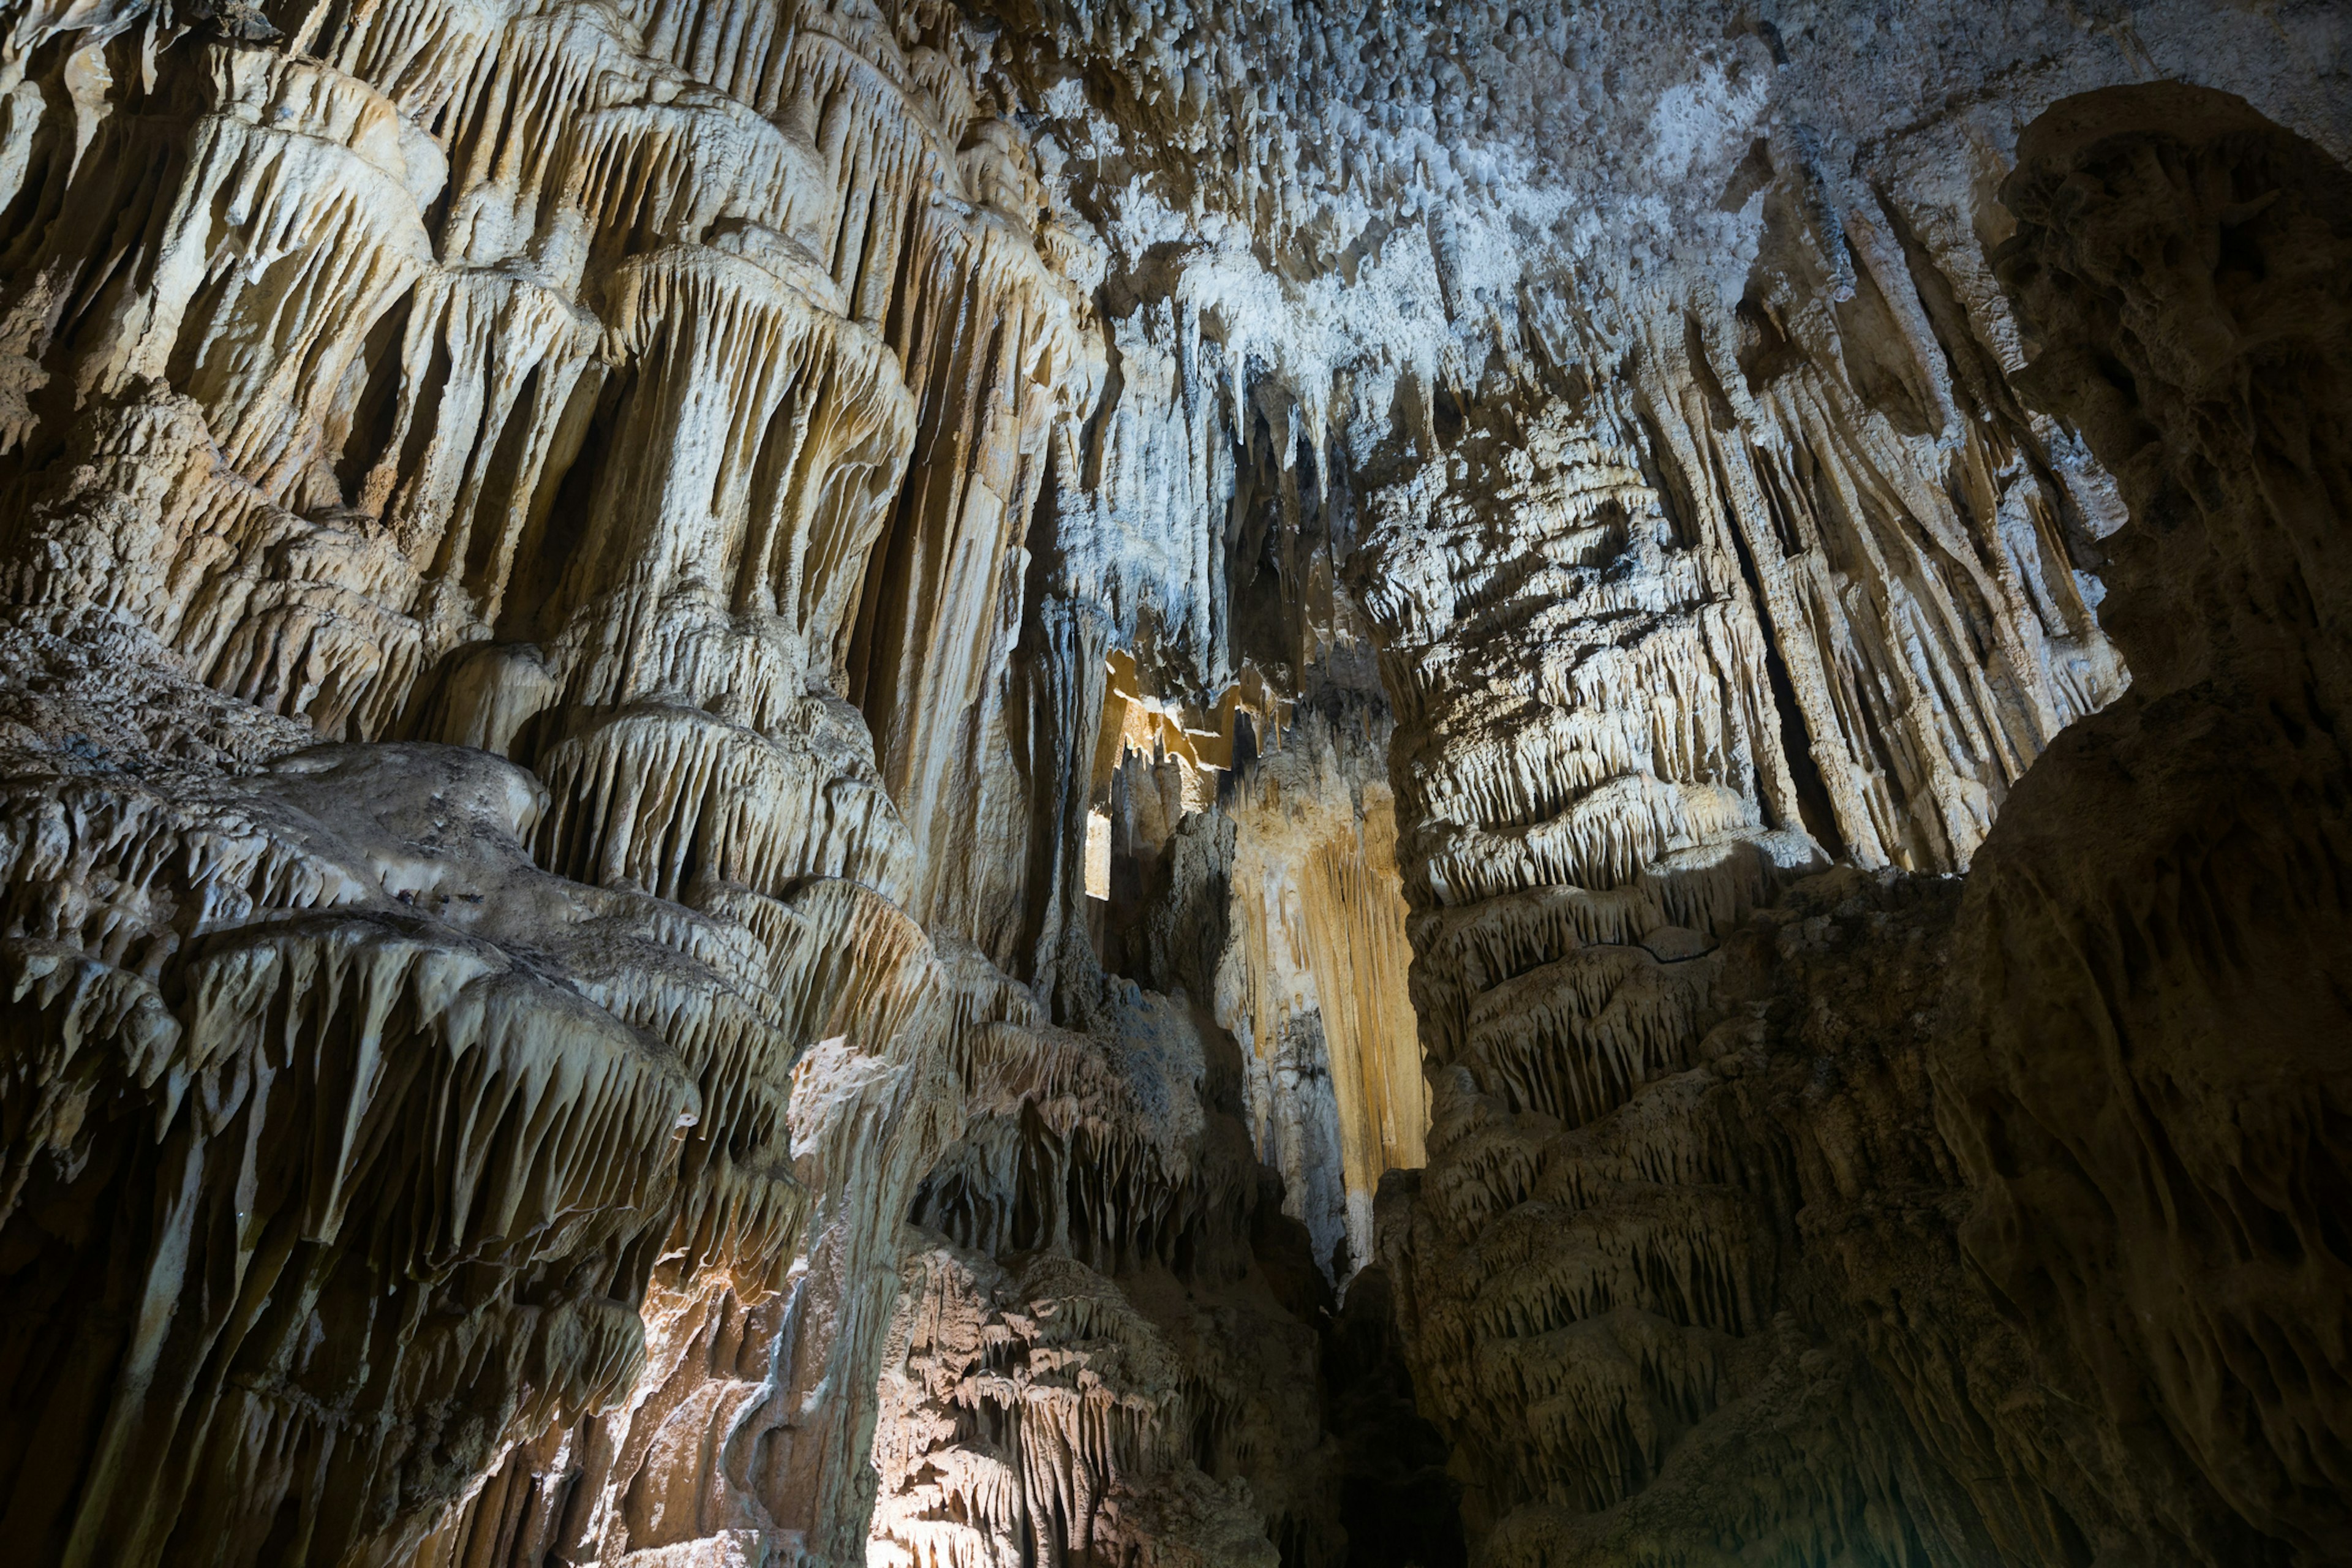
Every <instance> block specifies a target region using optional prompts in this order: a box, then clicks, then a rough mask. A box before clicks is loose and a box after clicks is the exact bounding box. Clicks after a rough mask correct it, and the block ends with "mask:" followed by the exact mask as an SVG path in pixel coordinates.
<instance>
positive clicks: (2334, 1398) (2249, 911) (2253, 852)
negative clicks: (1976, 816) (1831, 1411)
mask: <svg viewBox="0 0 2352 1568" xmlns="http://www.w3.org/2000/svg"><path fill="white" fill-rule="evenodd" d="M2020 151H2021V162H2020V167H2019V170H2018V172H2017V173H2016V174H2013V175H2012V176H2011V180H2010V183H2009V185H2008V187H2007V189H2006V192H2005V198H2004V199H2005V200H2006V201H2007V202H2008V203H2009V205H2011V208H2012V209H2013V210H2015V211H2016V213H2017V214H2018V218H2019V229H2018V232H2017V234H2016V236H2015V237H2012V238H2011V240H2010V241H2009V242H2008V244H2007V245H2006V246H2005V247H2003V249H2002V251H2001V252H2000V257H1999V260H2000V266H2001V268H2002V277H2003V280H2004V282H2005V283H2006V284H2007V286H2008V287H2009V288H2010V289H2011V291H2012V292H2013V293H2014V294H2015V295H2016V297H2017V298H2018V300H2019V302H2020V305H2021V309H2022V313H2023V315H2024V317H2025V319H2026V321H2027V322H2028V323H2029V325H2030V327H2031V329H2032V331H2034V333H2035V334H2036V336H2037V337H2038V338H2039V340H2040V342H2039V347H2038V352H2037V353H2036V357H2035V359H2034V362H2033V363H2032V365H2031V366H2030V367H2029V369H2028V371H2027V374H2025V376H2024V377H2022V378H2021V380H2022V382H2023V384H2024V386H2025V389H2026V391H2027V394H2028V395H2029V396H2032V397H2033V398H2034V399H2035V400H2037V401H2038V402H2040V403H2042V405H2045V406H2047V407H2048V408H2050V409H2051V410H2052V411H2053V413H2056V414H2058V415H2059V416H2062V417H2063V418H2066V419H2068V420H2071V421H2073V422H2074V423H2075V424H2076V425H2077V426H2079V427H2080V428H2081V429H2082V431H2083V433H2084V438H2085V439H2086V440H2087V441H2088V442H2089V443H2090V445H2091V447H2092V450H2093V451H2094V452H2095V453H2096V454H2097V455H2098V457H2099V458H2100V459H2101V460H2102V461H2103V462H2105V463H2106V464H2107V465H2108V466H2109V467H2110V468H2112V469H2113V470H2114V471H2115V473H2116V477H2117V479H2118V480H2119V482H2120V483H2121V485H2122V487H2123V491H2124V495H2125V498H2126V500H2128V501H2129V502H2130V505H2131V509H2132V517H2133V524H2132V526H2131V527H2130V528H2128V529H2126V531H2124V532H2123V533H2122V534H2120V535H2118V536H2117V537H2116V540H2115V542H2114V549H2113V556H2112V563H2111V564H2110V565H2109V567H2108V568H2107V570H2106V575H2107V579H2108V582H2109V584H2110V589H2111V592H2112V595H2113V599H2112V603H2113V605H2114V609H2113V610H2112V611H2111V613H2110V615H2109V617H2108V624H2109V626H2111V627H2112V628H2113V630H2114V633H2115V635H2116V638H2117V639H2118V641H2119V642H2120V643H2121V645H2122V646H2123V647H2124V648H2125V650H2126V655H2127V657H2128V658H2130V661H2131V666H2132V669H2133V672H2134V676H2135V679H2134V682H2133V687H2132V689H2131V691H2130V692H2129V694H2127V695H2126V697H2125V698H2124V699H2122V700H2120V701H2118V702H2117V703H2116V705H2115V706H2114V707H2112V708H2110V709H2109V710H2106V711H2105V712H2104V713H2102V714H2100V715H2098V716H2097V717H2095V718H2094V719H2091V720H2088V721H2084V723H2082V724H2080V725H2078V726H2076V727H2075V728H2074V730H2072V731H2069V732H2068V733H2067V734H2066V735H2065V736H2064V737H2063V739H2062V741H2061V742H2060V743H2059V744H2058V745H2056V746H2054V747H2053V749H2052V751H2051V752H2050V754H2049V755H2048V756H2047V757H2045V758H2044V759H2043V760H2042V763H2041V764H2040V765H2039V766H2038V767H2037V768H2036V769H2035V771H2034V772H2033V773H2032V775H2031V777H2030V778H2029V779H2028V781H2027V783H2026V784H2025V785H2024V786H2023V787H2021V789H2020V791H2019V793H2018V795H2017V796H2016V798H2015V799H2014V800H2013V801H2012V802H2011V807H2010V812H2009V815H2008V816H2004V818H2003V819H2002V821H2001V824H2000V826H1999V828H1998V829H1996V831H1995V833H1994V835H1993V837H1991V838H1990V839H1989V840H1988V841H1987V844H1986V847H1985V851H1984V853H1983V854H1982V855H1981V856H1980V857H1979V860H1978V862H1977V864H1976V867H1975V868H1974V870H1973V871H1972V872H1971V873H1970V876H1969V893H1968V899H1967V901H1966V904H1965V906H1964V908H1963V911H1962V914H1961V918H1960V921H1959V924H1958V929H1957V931H1956V933H1955V938H1956V940H1955V949H1954V955H1955V965H1954V967H1955V983H1954V986H1953V991H1952V994H1951V996H1950V999H1949V1001H1948V1009H1949V1019H1948V1026H1947V1027H1948V1032H1947V1034H1946V1037H1945V1039H1944V1040H1943V1042H1942V1044H1941V1046H1940V1047H1939V1050H1938V1053H1937V1082H1938V1087H1939V1089H1940V1091H1941V1092H1940V1098H1939V1101H1938V1110H1937V1119H1938V1122H1939V1124H1940V1125H1941V1126H1942V1128H1943V1130H1944V1131H1945V1134H1946V1136H1947V1137H1948V1139H1949V1140H1950V1142H1951V1143H1952V1146H1953V1148H1954V1149H1955V1150H1956V1151H1957V1152H1958V1153H1959V1154H1960V1156H1961V1158H1962V1161H1963V1163H1964V1167H1965V1169H1966V1171H1967V1173H1968V1175H1969V1181H1970V1187H1971V1196H1972V1202H1971V1205H1970V1208H1969V1215H1968V1217H1967V1219H1966V1221H1965V1223H1964V1225H1963V1226H1962V1230H1961V1236H1962V1239H1963V1242H1964V1245H1965V1247H1966V1248H1967V1251H1968V1254H1969V1258H1970V1259H1971V1260H1972V1261H1973V1262H1974V1263H1975V1264H1976V1265H1977V1266H1978V1267H1979V1268H1981V1269H1982V1270H1983V1271H1984V1274H1985V1277H1986V1279H1988V1281H1989V1282H1990V1285H1991V1286H1992V1287H1993V1289H1995V1290H1996V1292H1997V1293H1998V1295H1999V1298H2000V1300H2001V1301H2002V1303H2003V1305H2004V1307H2005V1309H2006V1310H2008V1311H2009V1312H2010V1313H2011V1315H2012V1316H2013V1317H2014V1319H2015V1321H2018V1322H2019V1323H2020V1324H2021V1326H2022V1327H2023V1329H2024V1331H2025V1333H2026V1336H2027V1338H2028V1339H2029V1340H2030V1341H2031V1342H2032V1344H2033V1346H2034V1348H2035V1350H2036V1352H2037V1353H2038V1355H2040V1356H2041V1357H2042V1359H2043V1360H2044V1361H2045V1362H2046V1363H2048V1364H2049V1365H2050V1366H2052V1367H2053V1369H2059V1370H2061V1371H2062V1372H2063V1375H2064V1377H2065V1379H2066V1383H2065V1386H2067V1387H2069V1388H2070V1389H2072V1390H2074V1391H2077V1392H2078V1394H2079V1396H2080V1397H2081V1398H2082V1399H2083V1400H2084V1403H2085V1405H2087V1406H2088V1407H2089V1408H2090V1409H2091V1410H2094V1411H2095V1412H2096V1413H2097V1418H2098V1426H2099V1427H2100V1436H2101V1442H2102V1447H2103V1448H2104V1449H2105V1451H2106V1453H2107V1454H2108V1455H2109V1456H2110V1457H2111V1458H2112V1461H2113V1462H2114V1463H2115V1464H2116V1466H2117V1468H2119V1469H2123V1470H2126V1471H2128V1472H2130V1473H2132V1474H2134V1475H2135V1476H2136V1477H2137V1478H2139V1486H2140V1487H2141V1488H2142V1490H2141V1491H2140V1492H2139V1494H2138V1498H2137V1501H2138V1503H2139V1505H2140V1507H2142V1508H2144V1509H2145V1510H2147V1511H2146V1516H2145V1518H2144V1520H2143V1521H2141V1526H2142V1529H2143V1530H2144V1531H2145V1532H2146V1535H2147V1538H2148V1541H2149V1544H2148V1547H2147V1552H2148V1554H2149V1556H2150V1558H2151V1560H2157V1561H2163V1560H2172V1561H2207V1562H2217V1563H2218V1562H2232V1561H2235V1562H2250V1561H2261V1560H2269V1559H2273V1558H2275V1559H2277V1560H2280V1561H2305V1562H2322V1561H2330V1560H2334V1559H2336V1558H2337V1557H2338V1556H2340V1555H2341V1553H2342V1552H2344V1551H2345V1550H2346V1549H2347V1542H2352V1512H2347V1501H2346V1499H2347V1480H2352V1447H2347V1442H2348V1441H2352V1400H2347V1393H2352V1389H2347V1383H2346V1375H2347V1369H2346V1365H2345V1362H2344V1358H2343V1352H2342V1346H2343V1344H2344V1342H2345V1336H2346V1334H2347V1331H2352V1316H2347V1287H2352V1272H2347V1270H2352V1233H2347V1230H2346V1228H2345V1220H2344V1216H2345V1214H2346V1212H2347V1209H2346V1203H2345V1194H2346V1192H2347V1185H2346V1182H2347V1164H2346V1161H2347V1142H2346V1131H2347V1127H2348V1126H2352V1122H2347V1110H2352V1062H2347V1059H2346V1057H2345V1053H2344V1050H2343V1044H2344V1041H2345V1039H2346V1038H2347V1034H2346V1026H2347V1013H2346V1008H2347V995H2352V990H2347V973H2352V970H2347V964H2352V929H2347V915H2352V906H2347V901H2346V887H2347V880H2346V867H2347V854H2352V817H2347V810H2348V809H2352V807H2348V806H2347V802H2352V756H2347V752H2346V750H2345V743H2344V739H2343V720H2342V715H2343V714H2344V713H2345V711H2346V707H2345V705H2346V703H2347V700H2352V684H2347V671H2352V664H2347V655H2352V645H2347V629H2352V628H2347V623H2346V619H2345V611H2344V605H2345V604H2346V602H2347V601H2346V593H2347V588H2352V577H2347V572H2352V540H2347V532H2346V527H2345V520H2346V518H2347V516H2352V512H2347V500H2352V290H2347V282H2346V279H2347V272H2346V268H2347V262H2352V175H2347V173H2346V171H2345V170H2344V169H2343V168H2342V167H2341V166H2340V165H2338V164H2336V163H2333V162H2331V161H2330V160H2328V159H2327V158H2326V156H2324V155H2323V154H2321V153H2319V152H2318V150H2317V149H2315V148H2314V147H2312V146H2311V145H2310V144H2309V143H2308V142H2304V141H2302V140H2301V139H2300V138H2297V137H2294V136H2292V135H2289V134H2288V133H2286V132H2283V131H2281V130H2280V129H2279V128H2278V127H2276V126H2274V125H2272V124H2270V123H2269V122H2267V121H2264V120H2263V119H2262V117H2261V116H2259V115H2257V114H2255V113H2253V112H2252V110H2249V109H2248V108H2247V107H2246V106H2245V105H2244V104H2243V103H2242V102H2240V101H2238V100H2232V99H2230V98H2227V97H2225V96H2222V95H2220V94H2214V93H2208V92H2199V91H2195V90H2193V89H2186V88H2177V87H2175V88H2166V87H2157V88H2147V89H2129V90H2125V89H2116V90H2114V91H2110V92H2107V93H2102V94H2095V95H2092V96H2090V97H2088V98H2084V99H2075V100H2067V101H2066V102H2063V103H2061V104H2059V105H2057V106H2056V107H2055V108H2053V110H2051V111H2050V113H2049V114H2048V115H2046V116H2045V117H2044V118H2043V119H2042V121H2039V122H2037V124H2036V125H2035V127H2034V128H2033V130H2032V132H2031V133H2029V135H2028V136H2027V138H2026V140H2025V142H2023V143H2022V144H2021V150H2020ZM2217 1519H2219V1520H2220V1521H2222V1522H2221V1523H2220V1524H2216V1523H2215V1522H2214V1521H2216V1520H2217ZM2257 1542H2259V1544H2257Z"/></svg>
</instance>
